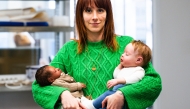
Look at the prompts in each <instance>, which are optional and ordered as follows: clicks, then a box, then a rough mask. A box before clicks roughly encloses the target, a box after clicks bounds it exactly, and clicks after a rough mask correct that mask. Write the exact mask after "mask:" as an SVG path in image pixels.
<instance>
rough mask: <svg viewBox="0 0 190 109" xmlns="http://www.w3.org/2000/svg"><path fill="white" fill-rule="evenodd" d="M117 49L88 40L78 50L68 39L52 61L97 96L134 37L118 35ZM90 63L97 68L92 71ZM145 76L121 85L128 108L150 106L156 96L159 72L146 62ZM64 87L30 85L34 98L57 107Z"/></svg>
mask: <svg viewBox="0 0 190 109" xmlns="http://www.w3.org/2000/svg"><path fill="white" fill-rule="evenodd" d="M116 39H117V42H118V44H119V49H118V50H117V51H116V52H112V51H111V50H109V49H108V48H107V47H106V46H105V44H104V43H103V42H102V41H100V42H88V43H87V44H88V49H87V50H84V51H83V52H82V53H81V54H77V53H76V52H77V43H76V42H75V41H69V42H67V43H65V44H64V46H63V47H62V48H61V49H60V50H59V52H58V53H57V54H56V56H55V58H54V60H53V61H52V62H51V65H52V66H54V67H57V68H60V69H61V70H62V71H63V72H65V73H68V74H69V75H71V76H73V77H74V79H75V80H76V81H77V82H82V83H85V84H86V87H87V88H85V89H83V91H84V95H86V96H88V95H92V98H96V97H98V96H99V95H100V94H102V93H103V92H105V91H106V90H107V88H106V83H107V81H108V80H110V79H112V78H113V71H114V69H115V67H116V66H117V65H118V64H119V63H120V56H121V54H122V53H123V51H124V49H125V46H126V45H127V44H128V43H130V42H131V41H132V40H133V39H132V38H131V37H129V36H117V37H116ZM92 67H95V68H96V70H95V71H93V70H92ZM145 73H146V74H145V77H144V78H143V80H142V81H140V82H138V83H135V84H132V85H127V86H125V87H123V88H120V89H119V90H121V91H122V92H123V94H124V96H125V99H126V100H127V103H128V107H129V109H145V108H146V107H148V106H151V105H152V104H153V103H154V101H155V100H156V98H157V97H158V96H159V94H160V92H161V89H162V85H161V78H160V76H159V74H158V73H157V72H156V71H155V70H154V68H153V67H152V64H151V63H149V64H148V65H147V66H146V67H145ZM64 90H67V89H66V88H61V87H57V86H46V87H40V86H39V85H38V84H37V83H36V82H34V83H33V85H32V92H33V97H34V100H35V101H36V102H37V103H38V104H39V105H40V106H42V107H43V108H45V109H53V108H57V107H59V105H60V101H59V100H58V99H59V96H60V94H61V93H62V92H63V91H64Z"/></svg>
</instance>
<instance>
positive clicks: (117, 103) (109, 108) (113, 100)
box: [102, 91, 124, 109]
mask: <svg viewBox="0 0 190 109" xmlns="http://www.w3.org/2000/svg"><path fill="white" fill-rule="evenodd" d="M123 106H124V96H123V94H122V92H121V91H117V92H116V93H114V94H112V95H109V96H107V97H106V98H105V99H104V100H103V101H102V108H105V107H106V109H122V107H123Z"/></svg>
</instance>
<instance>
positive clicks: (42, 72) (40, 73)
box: [35, 65, 52, 87]
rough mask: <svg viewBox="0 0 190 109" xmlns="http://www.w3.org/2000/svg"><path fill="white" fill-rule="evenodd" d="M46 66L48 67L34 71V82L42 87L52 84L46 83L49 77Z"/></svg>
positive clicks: (49, 73)
mask: <svg viewBox="0 0 190 109" xmlns="http://www.w3.org/2000/svg"><path fill="white" fill-rule="evenodd" d="M48 66H49V65H44V66H42V67H40V68H39V69H38V70H37V71H36V75H35V78H36V81H37V83H38V84H39V85H40V86H42V87H43V86H47V85H51V84H52V83H51V82H50V81H48V78H49V77H50V76H51V72H50V71H48V70H47V69H46V68H47V67H48Z"/></svg>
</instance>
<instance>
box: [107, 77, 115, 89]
mask: <svg viewBox="0 0 190 109" xmlns="http://www.w3.org/2000/svg"><path fill="white" fill-rule="evenodd" d="M115 85H117V80H116V79H111V80H109V81H108V82H107V88H108V89H110V88H111V87H113V86H115Z"/></svg>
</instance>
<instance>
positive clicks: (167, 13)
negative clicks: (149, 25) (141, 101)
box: [153, 0, 190, 109]
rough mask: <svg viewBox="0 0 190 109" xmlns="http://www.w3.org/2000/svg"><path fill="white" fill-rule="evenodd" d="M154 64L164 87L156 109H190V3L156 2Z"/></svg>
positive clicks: (184, 1) (154, 11) (156, 0)
mask: <svg viewBox="0 0 190 109" xmlns="http://www.w3.org/2000/svg"><path fill="white" fill-rule="evenodd" d="M153 64H154V67H155V68H156V70H157V71H158V72H159V73H160V74H161V77H162V83H163V90H162V92H161V95H160V96H159V98H158V100H157V102H156V103H155V106H154V109H189V107H190V103H189V101H190V87H189V83H190V69H189V68H190V0H153Z"/></svg>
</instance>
